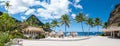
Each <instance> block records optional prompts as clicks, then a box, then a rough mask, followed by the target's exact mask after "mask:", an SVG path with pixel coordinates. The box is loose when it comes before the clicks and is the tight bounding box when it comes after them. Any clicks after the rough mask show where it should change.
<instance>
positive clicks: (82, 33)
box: [64, 32, 103, 36]
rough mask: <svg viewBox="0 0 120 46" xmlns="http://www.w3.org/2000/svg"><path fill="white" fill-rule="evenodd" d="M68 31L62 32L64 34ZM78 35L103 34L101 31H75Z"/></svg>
mask: <svg viewBox="0 0 120 46" xmlns="http://www.w3.org/2000/svg"><path fill="white" fill-rule="evenodd" d="M67 33H68V32H64V34H67ZM77 33H78V36H88V35H90V36H96V35H100V34H103V32H77Z"/></svg>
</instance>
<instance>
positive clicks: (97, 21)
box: [94, 18, 102, 32]
mask: <svg viewBox="0 0 120 46" xmlns="http://www.w3.org/2000/svg"><path fill="white" fill-rule="evenodd" d="M94 23H95V26H97V30H98V32H99V26H101V23H102V22H101V21H100V19H99V18H95V22H94Z"/></svg>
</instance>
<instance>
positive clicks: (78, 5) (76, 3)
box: [71, 0, 83, 9]
mask: <svg viewBox="0 0 120 46" xmlns="http://www.w3.org/2000/svg"><path fill="white" fill-rule="evenodd" d="M80 1H81V0H74V3H72V2H71V4H72V5H73V6H74V7H75V8H79V9H83V7H82V5H80V4H78V3H79V2H80Z"/></svg>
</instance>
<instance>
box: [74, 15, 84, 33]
mask: <svg viewBox="0 0 120 46" xmlns="http://www.w3.org/2000/svg"><path fill="white" fill-rule="evenodd" d="M75 20H76V21H77V23H80V22H81V27H82V31H83V32H84V29H83V21H85V16H84V15H83V14H82V13H79V14H78V15H77V16H76V17H75Z"/></svg>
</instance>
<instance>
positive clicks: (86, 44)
mask: <svg viewBox="0 0 120 46" xmlns="http://www.w3.org/2000/svg"><path fill="white" fill-rule="evenodd" d="M23 46H120V39H111V38H107V37H101V36H91V38H90V39H85V40H78V41H41V40H23Z"/></svg>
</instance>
